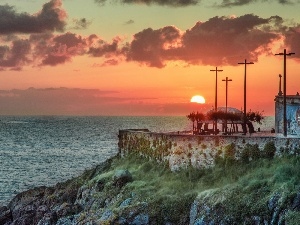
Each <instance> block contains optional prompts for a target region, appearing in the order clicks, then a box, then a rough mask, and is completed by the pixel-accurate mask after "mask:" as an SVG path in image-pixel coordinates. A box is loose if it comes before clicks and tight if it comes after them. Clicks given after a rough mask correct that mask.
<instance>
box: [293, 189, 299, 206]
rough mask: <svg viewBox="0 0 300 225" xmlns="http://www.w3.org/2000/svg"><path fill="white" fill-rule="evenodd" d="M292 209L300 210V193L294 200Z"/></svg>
mask: <svg viewBox="0 0 300 225" xmlns="http://www.w3.org/2000/svg"><path fill="white" fill-rule="evenodd" d="M292 209H293V210H300V193H299V192H298V193H297V195H296V197H295V198H294V200H293V204H292Z"/></svg>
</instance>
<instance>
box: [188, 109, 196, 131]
mask: <svg viewBox="0 0 300 225" xmlns="http://www.w3.org/2000/svg"><path fill="white" fill-rule="evenodd" d="M186 117H187V118H188V119H189V120H191V121H192V122H193V131H194V130H195V121H196V113H195V112H191V113H190V114H189V115H187V116H186Z"/></svg>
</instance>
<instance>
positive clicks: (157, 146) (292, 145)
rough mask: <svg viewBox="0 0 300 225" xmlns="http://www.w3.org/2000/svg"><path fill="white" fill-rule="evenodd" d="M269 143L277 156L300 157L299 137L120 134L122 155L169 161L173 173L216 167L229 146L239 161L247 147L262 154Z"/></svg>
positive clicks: (140, 132) (124, 132)
mask: <svg viewBox="0 0 300 225" xmlns="http://www.w3.org/2000/svg"><path fill="white" fill-rule="evenodd" d="M267 143H274V145H275V147H276V152H275V155H277V156H280V155H282V154H284V153H285V154H300V138H283V137H280V138H279V137H265V136H225V135H224V136H212V135H182V134H168V133H153V132H150V131H147V130H145V129H143V130H138V129H135V130H120V131H119V152H120V154H121V155H127V154H130V153H135V154H139V155H142V156H144V157H146V158H149V159H155V160H157V161H161V162H166V163H168V164H169V167H170V169H171V170H172V171H176V170H179V169H180V168H187V167H188V166H192V167H195V168H201V167H203V168H206V167H210V166H213V165H214V164H215V159H216V158H217V157H224V156H225V152H226V149H228V146H233V147H234V157H235V158H236V159H240V158H241V156H242V154H243V151H244V149H245V148H246V147H247V146H248V147H249V146H256V147H258V149H259V151H263V150H264V148H265V146H266V144H267ZM250 160H251V156H250Z"/></svg>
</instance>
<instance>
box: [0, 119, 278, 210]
mask: <svg viewBox="0 0 300 225" xmlns="http://www.w3.org/2000/svg"><path fill="white" fill-rule="evenodd" d="M272 125H273V120H272V118H271V120H270V118H268V119H267V120H266V121H265V122H264V123H263V124H262V130H264V129H265V130H267V129H270V128H269V127H270V126H272ZM130 128H141V129H142V128H147V129H149V130H150V131H153V132H177V131H189V130H191V129H192V123H191V121H189V120H188V119H187V118H186V117H184V116H181V117H67V116H38V117H36V116H35V117H12V116H5V117H0V205H4V204H7V203H8V201H9V200H10V199H11V198H12V197H13V196H14V195H15V194H17V193H19V192H21V191H24V190H27V189H30V188H33V187H37V186H42V185H46V186H52V185H55V184H56V183H57V182H61V181H64V180H67V179H70V178H72V177H75V176H77V175H79V174H81V173H82V172H83V171H84V170H85V169H89V168H92V167H94V166H95V165H98V164H99V163H101V162H103V161H105V160H106V159H108V158H110V157H112V156H114V155H115V154H117V152H118V147H117V144H118V131H119V130H121V129H130Z"/></svg>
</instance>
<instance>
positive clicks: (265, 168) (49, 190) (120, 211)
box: [0, 155, 300, 225]
mask: <svg viewBox="0 0 300 225" xmlns="http://www.w3.org/2000/svg"><path fill="white" fill-rule="evenodd" d="M299 170H300V158H299V157H298V156H296V155H283V156H281V157H276V158H274V159H273V158H272V157H268V156H265V157H262V158H257V159H255V158H254V159H253V160H251V161H248V160H244V161H237V160H235V159H234V158H232V157H230V156H228V157H225V158H219V159H218V160H217V161H216V165H215V166H214V167H213V168H200V169H195V168H193V167H188V168H186V169H184V170H179V171H176V172H171V171H170V169H169V167H168V165H166V164H164V163H157V162H156V161H153V160H152V161H151V160H147V159H144V158H140V157H137V156H134V155H127V156H126V157H119V156H116V157H114V158H111V159H109V160H107V161H106V162H104V163H102V164H101V165H99V166H97V167H95V168H94V169H91V170H88V171H86V172H85V173H83V174H82V175H81V176H79V177H77V178H74V179H71V180H69V181H66V182H63V183H59V184H57V185H56V186H54V187H37V188H35V189H32V190H28V191H26V192H23V193H20V194H18V195H16V196H15V198H13V199H12V201H11V202H10V203H9V204H8V205H7V206H3V207H1V208H0V224H5V225H11V224H14V225H18V224H30V225H33V224H38V225H46V224H47V225H52V224H56V225H62V224H65V225H68V224H70V225H71V224H124V225H125V224H133V225H143V224H153V225H154V224H155V225H159V224H168V225H171V224H174V225H177V224H178V225H179V224H182V225H183V224H191V225H206V224H223V225H232V224H264V225H265V224H299V221H300V173H299Z"/></svg>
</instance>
